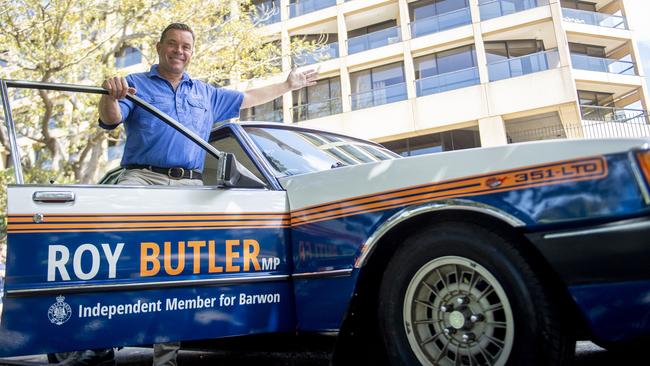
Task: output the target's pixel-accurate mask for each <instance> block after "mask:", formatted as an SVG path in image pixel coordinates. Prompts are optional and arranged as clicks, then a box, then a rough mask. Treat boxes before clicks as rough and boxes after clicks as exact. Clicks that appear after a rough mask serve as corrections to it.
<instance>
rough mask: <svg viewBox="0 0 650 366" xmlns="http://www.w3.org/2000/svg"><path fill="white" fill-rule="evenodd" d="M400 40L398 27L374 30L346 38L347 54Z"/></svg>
mask: <svg viewBox="0 0 650 366" xmlns="http://www.w3.org/2000/svg"><path fill="white" fill-rule="evenodd" d="M401 40H402V37H401V33H400V27H399V25H398V26H395V27H391V28H386V29H382V30H379V31H376V32H372V33H368V34H364V35H361V36H357V37H352V38H349V39H348V41H347V42H348V54H350V55H351V54H353V53H358V52H363V51H366V50H370V49H373V48H379V47H382V46H386V45H389V44H393V43H397V42H400V41H401Z"/></svg>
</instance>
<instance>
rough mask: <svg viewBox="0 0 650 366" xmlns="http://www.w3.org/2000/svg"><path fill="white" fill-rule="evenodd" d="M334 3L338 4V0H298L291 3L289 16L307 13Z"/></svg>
mask: <svg viewBox="0 0 650 366" xmlns="http://www.w3.org/2000/svg"><path fill="white" fill-rule="evenodd" d="M334 5H336V0H297V1H296V2H295V3H293V4H289V17H290V18H293V17H297V16H300V15H305V14H308V13H311V12H314V11H316V10H321V9H325V8H329V7H330V6H334Z"/></svg>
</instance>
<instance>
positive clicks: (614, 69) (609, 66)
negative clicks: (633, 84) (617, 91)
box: [571, 53, 636, 75]
mask: <svg viewBox="0 0 650 366" xmlns="http://www.w3.org/2000/svg"><path fill="white" fill-rule="evenodd" d="M571 63H572V64H573V68H574V69H580V70H588V71H597V72H607V73H610V74H621V75H636V68H635V67H634V62H631V61H621V60H616V59H611V58H604V57H593V56H587V55H582V54H579V53H572V54H571Z"/></svg>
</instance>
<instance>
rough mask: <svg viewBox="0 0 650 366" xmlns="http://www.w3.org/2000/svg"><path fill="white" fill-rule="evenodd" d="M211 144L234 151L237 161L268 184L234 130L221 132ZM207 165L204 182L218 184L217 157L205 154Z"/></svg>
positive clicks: (225, 150) (220, 148) (204, 171)
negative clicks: (234, 133) (233, 132)
mask: <svg viewBox="0 0 650 366" xmlns="http://www.w3.org/2000/svg"><path fill="white" fill-rule="evenodd" d="M210 145H212V146H214V147H215V148H216V149H217V150H219V151H223V152H227V153H232V154H234V155H235V157H236V158H237V161H238V162H239V163H240V164H242V165H243V166H244V167H246V169H248V170H250V172H251V173H253V174H254V175H255V176H256V177H257V178H258V179H260V180H261V181H262V182H264V183H266V184H268V181H267V180H266V178H265V177H264V175H263V174H262V173H261V172H260V170H259V169H258V168H257V166H256V165H255V163H253V161H252V160H251V158H250V157H249V156H248V154H246V151H244V149H243V147H242V146H241V144H240V143H239V140H237V138H236V137H235V136H234V135H233V134H232V132H230V131H227V132H225V133H222V132H221V131H220V133H219V134H218V135H217V137H216V138H215V139H214V140H212V141H210ZM205 156H206V158H205V166H204V168H203V184H205V185H217V159H215V158H214V157H213V156H212V155H210V154H205Z"/></svg>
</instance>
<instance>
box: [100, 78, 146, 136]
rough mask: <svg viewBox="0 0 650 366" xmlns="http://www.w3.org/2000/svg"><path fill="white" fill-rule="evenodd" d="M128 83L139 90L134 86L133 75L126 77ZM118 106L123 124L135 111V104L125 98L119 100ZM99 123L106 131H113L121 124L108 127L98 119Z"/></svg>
mask: <svg viewBox="0 0 650 366" xmlns="http://www.w3.org/2000/svg"><path fill="white" fill-rule="evenodd" d="M126 82H127V83H128V84H129V86H131V87H135V88H136V90H137V89H138V87H137V86H134V84H133V79H132V78H131V75H128V76H127V77H126ZM136 93H137V92H136ZM117 105H118V106H119V107H120V114H122V120H121V121H120V123H123V122H124V121H126V119H127V118H129V115H130V114H131V110H133V106H134V104H133V102H132V101H130V100H127V99H126V98H125V99H121V100H118V101H117ZM98 121H99V127H101V128H103V129H105V130H113V129H115V128H116V127H117V126H119V125H120V123H118V124H115V125H108V124H106V123H104V122H103V121H102V120H101V119H98Z"/></svg>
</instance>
